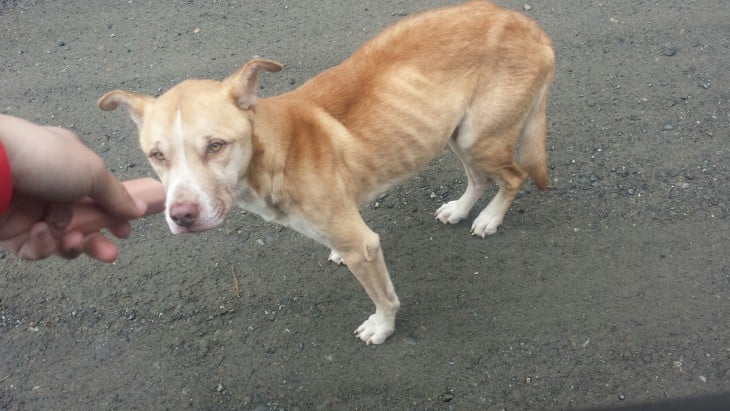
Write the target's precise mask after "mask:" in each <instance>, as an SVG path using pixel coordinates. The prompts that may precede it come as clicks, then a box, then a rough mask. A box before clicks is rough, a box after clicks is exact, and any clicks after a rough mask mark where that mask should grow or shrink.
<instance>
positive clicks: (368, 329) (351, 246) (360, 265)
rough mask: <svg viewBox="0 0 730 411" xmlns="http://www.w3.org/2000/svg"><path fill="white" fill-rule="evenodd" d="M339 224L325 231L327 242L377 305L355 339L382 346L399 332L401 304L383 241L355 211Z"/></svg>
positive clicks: (358, 329) (350, 212) (356, 332)
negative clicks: (394, 332)
mask: <svg viewBox="0 0 730 411" xmlns="http://www.w3.org/2000/svg"><path fill="white" fill-rule="evenodd" d="M336 221H340V223H339V224H337V225H336V226H334V227H328V229H327V230H325V231H326V236H327V239H328V241H329V242H330V244H331V245H332V248H333V251H334V252H335V253H337V254H339V255H340V256H342V260H343V261H344V263H345V264H346V265H347V267H348V268H349V269H350V271H351V272H352V273H353V274H354V275H355V278H357V280H358V281H359V282H360V284H361V285H362V286H363V288H364V289H365V292H366V293H367V294H368V296H369V297H370V299H371V300H372V301H373V303H374V304H375V313H374V314H372V315H371V316H370V317H369V318H368V319H367V320H366V321H365V322H363V323H362V325H360V326H359V327H358V328H357V329H356V330H355V335H356V336H357V337H359V338H360V339H361V340H363V341H364V342H366V343H367V344H381V343H383V342H384V341H385V339H386V338H388V337H389V336H390V335H391V334H393V331H395V314H396V312H397V311H398V308H399V307H400V301H399V300H398V296H397V295H396V293H395V289H394V288H393V283H392V282H391V281H390V275H389V274H388V269H387V268H386V266H385V259H384V258H383V251H382V250H381V248H380V237H379V236H378V235H377V234H376V233H374V232H373V231H372V230H370V228H368V226H367V225H366V224H365V222H364V221H363V220H362V217H360V213H359V212H358V211H357V208H355V207H353V208H352V210H349V211H345V212H344V215H341V216H340V218H338V219H337V220H336ZM342 222H346V223H345V224H343V223H342Z"/></svg>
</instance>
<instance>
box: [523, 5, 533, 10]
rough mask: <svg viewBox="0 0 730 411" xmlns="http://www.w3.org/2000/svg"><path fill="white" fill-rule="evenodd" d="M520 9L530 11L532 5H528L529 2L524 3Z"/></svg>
mask: <svg viewBox="0 0 730 411" xmlns="http://www.w3.org/2000/svg"><path fill="white" fill-rule="evenodd" d="M522 10H524V11H530V10H532V6H530V5H529V4H525V5H524V6H522Z"/></svg>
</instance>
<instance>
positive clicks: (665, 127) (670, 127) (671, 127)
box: [664, 124, 674, 131]
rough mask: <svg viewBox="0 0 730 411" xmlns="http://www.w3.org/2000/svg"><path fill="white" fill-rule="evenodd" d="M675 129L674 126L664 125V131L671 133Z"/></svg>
mask: <svg viewBox="0 0 730 411" xmlns="http://www.w3.org/2000/svg"><path fill="white" fill-rule="evenodd" d="M673 128H674V126H672V125H671V124H665V125H664V130H667V131H669V130H671V129H673Z"/></svg>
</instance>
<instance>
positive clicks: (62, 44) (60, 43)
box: [58, 40, 66, 47]
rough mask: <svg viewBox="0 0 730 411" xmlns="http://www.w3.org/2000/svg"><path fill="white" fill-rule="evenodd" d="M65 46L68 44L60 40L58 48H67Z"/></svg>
mask: <svg viewBox="0 0 730 411" xmlns="http://www.w3.org/2000/svg"><path fill="white" fill-rule="evenodd" d="M65 45H66V42H65V41H63V40H59V42H58V47H63V46H65Z"/></svg>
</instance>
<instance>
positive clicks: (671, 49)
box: [664, 46, 679, 57]
mask: <svg viewBox="0 0 730 411" xmlns="http://www.w3.org/2000/svg"><path fill="white" fill-rule="evenodd" d="M678 52H679V47H677V46H669V47H667V48H665V49H664V55H665V56H667V57H672V56H674V55H675V54H677V53H678Z"/></svg>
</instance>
